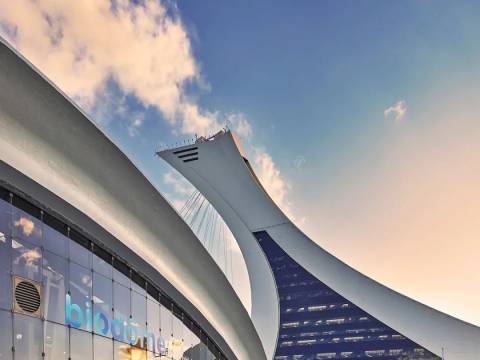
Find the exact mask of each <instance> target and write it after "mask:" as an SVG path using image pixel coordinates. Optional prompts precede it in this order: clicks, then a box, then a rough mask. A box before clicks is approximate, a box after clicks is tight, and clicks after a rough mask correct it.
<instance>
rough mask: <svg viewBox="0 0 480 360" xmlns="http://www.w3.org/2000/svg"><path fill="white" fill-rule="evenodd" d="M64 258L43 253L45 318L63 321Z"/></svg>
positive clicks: (46, 252) (65, 266) (65, 265)
mask: <svg viewBox="0 0 480 360" xmlns="http://www.w3.org/2000/svg"><path fill="white" fill-rule="evenodd" d="M66 272H67V264H66V260H65V259H64V258H62V257H60V256H57V255H54V254H52V253H50V252H48V251H45V252H44V254H43V285H44V304H45V307H44V309H45V310H44V311H45V318H46V319H47V320H51V321H55V322H58V323H62V324H63V323H64V322H65V286H66V281H65V277H66V276H65V274H66Z"/></svg>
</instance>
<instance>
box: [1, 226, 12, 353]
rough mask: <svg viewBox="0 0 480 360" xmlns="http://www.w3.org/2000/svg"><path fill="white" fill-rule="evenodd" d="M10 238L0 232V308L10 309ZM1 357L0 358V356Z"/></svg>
mask: <svg viewBox="0 0 480 360" xmlns="http://www.w3.org/2000/svg"><path fill="white" fill-rule="evenodd" d="M10 254H11V240H10V238H8V237H7V238H3V239H2V238H1V234H0V309H8V310H9V309H10V308H11V307H12V298H11V293H12V290H11V289H12V284H11V282H12V281H11V277H10V266H11V261H10ZM0 359H1V358H0Z"/></svg>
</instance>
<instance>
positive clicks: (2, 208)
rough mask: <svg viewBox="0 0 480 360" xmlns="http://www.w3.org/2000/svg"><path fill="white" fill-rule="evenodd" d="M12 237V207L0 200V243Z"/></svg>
mask: <svg viewBox="0 0 480 360" xmlns="http://www.w3.org/2000/svg"><path fill="white" fill-rule="evenodd" d="M11 235H12V207H11V205H10V204H9V203H7V202H6V201H3V200H1V199H0V241H2V239H3V240H5V238H6V237H7V236H11Z"/></svg>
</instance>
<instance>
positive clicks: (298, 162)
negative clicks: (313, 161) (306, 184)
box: [293, 155, 307, 169]
mask: <svg viewBox="0 0 480 360" xmlns="http://www.w3.org/2000/svg"><path fill="white" fill-rule="evenodd" d="M306 162H307V159H306V158H305V156H303V155H297V156H296V157H295V159H293V166H295V168H297V169H300V168H301V167H302V166H303V165H305V164H306Z"/></svg>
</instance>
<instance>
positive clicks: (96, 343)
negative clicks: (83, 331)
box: [93, 335, 113, 360]
mask: <svg viewBox="0 0 480 360" xmlns="http://www.w3.org/2000/svg"><path fill="white" fill-rule="evenodd" d="M93 357H94V360H112V359H113V341H112V340H111V339H107V338H104V337H102V336H98V335H94V336H93Z"/></svg>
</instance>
